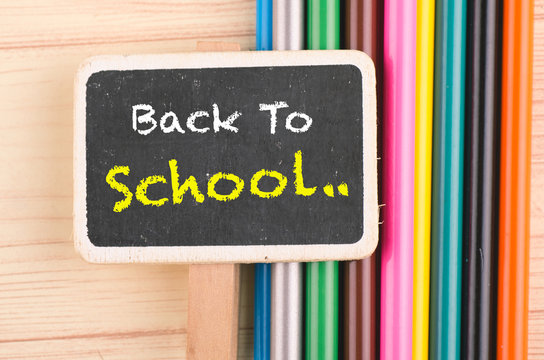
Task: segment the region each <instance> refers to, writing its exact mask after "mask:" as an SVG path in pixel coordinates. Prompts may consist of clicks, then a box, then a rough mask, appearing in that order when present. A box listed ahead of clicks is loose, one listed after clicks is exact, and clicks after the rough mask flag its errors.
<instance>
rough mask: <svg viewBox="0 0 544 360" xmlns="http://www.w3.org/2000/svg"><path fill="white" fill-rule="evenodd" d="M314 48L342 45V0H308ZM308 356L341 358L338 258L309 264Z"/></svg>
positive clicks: (307, 268) (307, 287) (310, 47)
mask: <svg viewBox="0 0 544 360" xmlns="http://www.w3.org/2000/svg"><path fill="white" fill-rule="evenodd" d="M307 11H308V28H307V31H308V33H307V36H308V38H307V40H308V48H309V49H310V50H318V49H338V48H339V47H340V1H339V0H309V1H308V9H307ZM305 350H306V351H305V356H306V359H312V360H313V359H323V360H324V359H337V358H338V262H336V261H327V262H315V263H308V264H307V266H306V349H305Z"/></svg>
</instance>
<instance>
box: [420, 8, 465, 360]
mask: <svg viewBox="0 0 544 360" xmlns="http://www.w3.org/2000/svg"><path fill="white" fill-rule="evenodd" d="M465 26H466V2H465V1H464V0H438V1H436V17H435V27H436V31H435V67H434V69H435V71H434V104H433V107H434V109H433V113H434V121H433V175H432V176H433V180H432V204H431V213H432V216H431V220H432V222H431V290H430V293H431V296H430V322H429V324H430V327H429V357H430V358H431V359H441V360H447V359H459V356H460V349H461V342H460V338H461V277H462V263H461V261H462V229H463V146H464V144H463V140H464V117H465Z"/></svg>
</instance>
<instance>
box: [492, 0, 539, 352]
mask: <svg viewBox="0 0 544 360" xmlns="http://www.w3.org/2000/svg"><path fill="white" fill-rule="evenodd" d="M532 56H533V1H532V0H505V1H504V21H503V52H502V59H503V65H502V107H501V170H500V174H501V175H500V192H499V194H500V206H499V270H498V286H499V291H498V312H497V314H498V316H497V359H499V360H502V359H526V358H527V341H528V340H527V326H528V324H527V322H528V300H529V297H528V291H529V218H530V212H529V209H530V203H529V200H530V199H529V192H530V181H531V176H530V171H531V167H530V164H531V105H532V104H531V101H532V88H531V87H532V70H533V67H532V61H533V58H532Z"/></svg>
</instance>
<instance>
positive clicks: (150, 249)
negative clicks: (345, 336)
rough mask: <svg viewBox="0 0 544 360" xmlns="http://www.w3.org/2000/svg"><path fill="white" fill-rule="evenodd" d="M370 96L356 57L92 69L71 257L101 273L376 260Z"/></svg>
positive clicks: (79, 133) (132, 62)
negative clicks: (139, 265) (125, 268)
mask: <svg viewBox="0 0 544 360" xmlns="http://www.w3.org/2000/svg"><path fill="white" fill-rule="evenodd" d="M375 86H376V84H375V74H374V66H373V64H372V61H371V60H370V59H369V57H368V56H366V55H365V54H364V53H362V52H358V51H284V52H225V53H210V52H206V53H185V54H168V55H142V56H126V57H124V56H105V57H96V58H93V59H91V60H89V61H88V62H86V63H85V64H83V65H82V66H81V68H80V70H79V72H78V74H77V78H76V86H75V100H76V101H75V135H74V136H75V139H74V147H75V150H74V152H75V153H74V168H75V185H74V192H75V193H74V213H75V214H74V227H75V231H74V233H75V244H76V248H77V249H78V250H79V252H80V253H81V254H82V256H83V257H84V258H85V259H87V260H89V261H91V262H100V263H102V262H194V263H198V262H200V263H202V262H207V263H212V262H275V261H317V260H347V259H359V258H363V257H366V256H368V255H370V254H371V253H372V252H373V251H374V249H375V247H376V244H377V239H378V202H377V170H376V169H377V160H376V93H375Z"/></svg>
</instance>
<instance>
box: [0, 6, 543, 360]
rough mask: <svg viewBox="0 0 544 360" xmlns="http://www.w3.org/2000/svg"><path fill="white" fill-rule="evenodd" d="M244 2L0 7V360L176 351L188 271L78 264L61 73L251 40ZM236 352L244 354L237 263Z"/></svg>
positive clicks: (539, 284) (249, 45)
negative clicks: (96, 61)
mask: <svg viewBox="0 0 544 360" xmlns="http://www.w3.org/2000/svg"><path fill="white" fill-rule="evenodd" d="M254 38H255V1H254V0H238V1H226V0H215V1H196V0H194V1H180V0H161V1H151V0H147V1H146V0H131V1H129V0H124V1H107V0H99V1H98V0H78V1H74V0H49V1H37V0H35V1H32V0H3V1H2V2H1V4H0V359H37V358H40V359H183V358H185V345H186V324H187V273H188V272H187V269H188V268H187V266H181V265H164V266H159V265H113V266H97V265H91V264H87V263H85V262H84V261H83V260H81V259H80V258H79V256H78V255H77V254H76V253H75V252H74V249H73V242H72V186H73V185H72V141H73V140H72V130H73V116H72V112H73V79H74V74H75V72H76V69H77V67H78V64H79V63H81V62H82V61H83V59H85V58H87V57H89V56H92V55H98V54H136V53H165V52H179V51H189V50H193V49H194V48H195V46H196V42H197V41H198V40H218V41H235V42H239V43H240V44H241V46H242V49H243V50H247V49H253V48H254V47H255V41H254ZM534 59H535V65H534V70H535V71H534V85H533V88H534V101H533V103H534V108H533V114H534V122H533V161H532V165H533V168H532V169H533V172H532V201H531V211H532V212H531V234H532V237H531V278H530V286H531V293H530V313H529V333H530V334H529V354H530V358H533V359H537V358H543V357H544V0H536V4H535V58H534ZM242 277H243V283H242V298H241V315H240V332H239V336H240V347H239V348H240V357H241V358H249V357H250V356H251V318H252V316H251V313H250V311H249V309H250V308H251V307H252V298H251V286H250V284H251V281H252V280H251V277H252V273H251V270H250V268H249V267H247V266H246V267H244V270H243V271H242Z"/></svg>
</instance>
